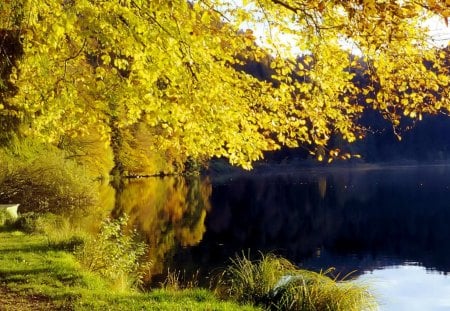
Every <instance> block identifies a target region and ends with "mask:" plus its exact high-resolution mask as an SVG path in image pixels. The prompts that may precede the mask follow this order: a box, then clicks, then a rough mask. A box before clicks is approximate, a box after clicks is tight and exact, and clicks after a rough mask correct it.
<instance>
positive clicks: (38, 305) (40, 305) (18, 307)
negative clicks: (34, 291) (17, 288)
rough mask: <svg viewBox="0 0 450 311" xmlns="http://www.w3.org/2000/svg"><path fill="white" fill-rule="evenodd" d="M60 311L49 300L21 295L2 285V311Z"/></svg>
mask: <svg viewBox="0 0 450 311" xmlns="http://www.w3.org/2000/svg"><path fill="white" fill-rule="evenodd" d="M28 310H30V311H47V310H50V311H51V310H58V309H57V308H56V306H55V305H54V304H53V303H52V302H51V301H50V300H49V299H48V298H47V297H43V296H37V295H30V296H26V295H20V294H18V293H14V292H12V291H10V290H9V289H8V288H6V287H5V286H4V285H1V284H0V311H28Z"/></svg>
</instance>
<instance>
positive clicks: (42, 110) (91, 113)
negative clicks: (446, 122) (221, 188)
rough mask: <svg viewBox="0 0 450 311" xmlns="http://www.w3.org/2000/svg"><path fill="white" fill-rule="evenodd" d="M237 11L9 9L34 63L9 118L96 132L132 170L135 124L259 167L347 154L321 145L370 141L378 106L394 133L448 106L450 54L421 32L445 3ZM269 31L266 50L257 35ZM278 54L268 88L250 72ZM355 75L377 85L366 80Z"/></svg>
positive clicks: (133, 0)
mask: <svg viewBox="0 0 450 311" xmlns="http://www.w3.org/2000/svg"><path fill="white" fill-rule="evenodd" d="M232 3H233V2H230V1H224V0H201V1H192V2H188V1H179V0H174V1H163V0H157V1H145V0H121V1H113V0H79V1H78V0H77V1H73V0H66V1H57V0H44V1H42V0H41V1H37V0H8V1H2V3H1V4H0V28H1V29H3V30H6V32H7V33H10V34H14V35H15V36H17V39H18V42H20V45H21V49H23V56H21V57H20V59H19V60H18V61H17V62H16V63H15V65H14V66H12V70H11V73H10V74H9V83H11V84H12V85H14V87H15V89H16V90H17V91H16V93H15V95H13V96H11V97H9V98H8V99H7V101H6V103H5V104H2V105H1V106H0V109H1V110H0V113H1V114H3V115H14V116H15V117H16V118H18V119H19V120H20V121H21V127H20V130H21V131H22V133H24V134H27V135H35V136H37V137H40V138H41V139H43V140H44V141H48V142H51V143H59V142H60V141H61V139H62V137H67V136H70V137H75V136H78V135H83V134H86V133H87V132H88V131H89V130H90V129H92V128H96V129H97V130H98V131H99V132H100V133H101V135H102V139H103V141H104V142H105V143H106V144H109V145H110V146H111V148H112V150H113V151H114V154H115V155H116V171H118V172H120V171H121V170H122V168H121V165H120V159H119V158H118V157H117V155H118V153H119V151H120V149H121V147H122V143H123V137H122V134H121V133H122V129H124V128H127V127H130V126H132V125H134V124H137V123H140V124H144V125H145V126H146V127H147V128H148V129H149V130H150V131H151V133H153V139H154V141H155V143H154V147H153V148H155V149H158V150H171V152H176V153H178V154H180V155H183V156H184V157H185V158H188V157H191V158H194V159H208V158H211V157H214V156H217V157H225V158H228V159H229V160H230V162H231V163H232V164H236V165H241V166H243V167H244V168H250V167H251V163H252V162H253V161H255V160H257V159H260V158H261V157H262V151H264V150H274V149H277V148H279V147H280V146H283V145H287V146H290V147H294V146H299V145H305V146H309V147H310V148H312V149H311V150H312V151H313V152H314V150H320V152H317V156H318V157H319V158H322V157H331V158H332V157H336V156H342V155H339V152H338V151H337V150H330V151H329V152H327V153H326V154H324V153H323V150H324V148H323V147H325V146H327V144H328V142H329V139H330V137H331V136H332V135H339V136H342V137H343V138H344V139H345V140H347V141H349V142H352V141H354V140H355V139H357V138H359V137H362V135H363V131H362V129H361V128H360V126H359V125H358V118H359V116H360V115H361V113H362V112H363V111H364V109H367V108H369V107H370V108H374V109H376V110H377V111H379V112H380V113H382V114H383V115H384V116H385V117H386V118H388V119H389V120H391V121H392V123H393V124H394V126H397V125H399V124H400V122H401V119H402V118H404V117H405V116H406V117H408V118H413V119H415V118H417V119H421V118H422V115H423V114H436V113H441V112H443V113H447V112H448V110H449V107H450V99H449V98H450V96H449V86H448V84H449V72H448V70H449V69H448V68H447V67H446V66H444V63H445V61H446V58H447V54H445V53H443V52H439V51H438V50H437V49H436V48H435V47H433V46H431V45H430V43H429V37H428V36H427V31H426V29H425V26H424V24H423V21H425V20H426V19H427V18H429V17H430V16H431V15H433V14H440V15H441V16H442V18H445V19H446V18H448V17H449V3H448V1H447V0H446V1H432V0H416V1H408V0H405V1H395V0H358V1H357V0H354V1H338V0H334V1H333V0H328V1H325V0H324V1H306V0H297V1H291V0H285V1H280V0H258V1H256V0H247V1H243V3H242V5H241V6H236V5H232ZM258 25H265V29H266V30H267V31H266V33H265V34H264V38H265V39H264V40H265V41H266V43H265V44H264V45H262V44H260V45H257V44H255V39H256V38H255V34H256V31H251V30H247V31H246V30H245V29H246V28H249V29H252V28H255V27H256V26H258ZM254 30H255V29H254ZM280 38H288V39H289V43H286V40H284V39H283V40H281V39H280ZM349 46H354V47H357V49H358V51H359V53H360V55H361V59H362V60H363V61H360V60H359V59H358V58H356V57H353V56H352V55H350V53H349V51H348V47H349ZM293 47H295V49H297V51H300V52H301V53H302V61H301V62H298V59H297V55H292V53H289V50H292V49H293ZM267 55H270V67H271V68H272V70H273V72H274V74H273V76H272V78H271V79H270V81H261V80H258V79H256V78H255V77H253V76H251V75H249V74H248V73H245V72H244V71H242V70H239V66H240V65H242V64H243V63H245V62H247V61H249V60H253V61H262V60H264V59H267ZM5 57H6V56H5ZM355 71H360V72H362V73H363V74H365V75H367V76H368V77H369V81H370V83H368V84H367V85H364V86H360V85H356V84H355V82H354V75H355V74H354V72H355ZM359 94H365V95H367V96H366V97H367V100H366V101H365V102H360V101H357V100H356V97H357V96H358V95H359ZM315 148H318V149H315Z"/></svg>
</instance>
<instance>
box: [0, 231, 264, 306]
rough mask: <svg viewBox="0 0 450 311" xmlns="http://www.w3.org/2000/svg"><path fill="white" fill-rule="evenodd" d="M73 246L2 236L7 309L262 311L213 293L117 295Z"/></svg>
mask: <svg viewBox="0 0 450 311" xmlns="http://www.w3.org/2000/svg"><path fill="white" fill-rule="evenodd" d="M68 246H70V245H69V244H68V243H63V242H61V243H49V240H48V238H47V236H45V235H39V234H26V233H24V232H21V231H13V230H2V232H0V306H1V310H258V309H257V308H254V307H251V306H242V305H239V304H237V303H234V302H229V301H221V300H219V299H217V298H216V297H215V296H214V294H213V293H212V292H211V291H208V290H205V289H187V290H180V291H171V290H167V289H158V290H154V291H151V292H148V293H140V292H137V291H132V290H128V291H116V290H114V289H113V288H112V287H111V285H110V284H108V282H107V281H105V280H104V278H101V277H99V276H98V275H96V274H94V273H91V272H88V271H85V270H84V269H83V268H82V267H81V266H80V264H79V263H78V262H77V260H76V259H75V257H74V256H73V254H72V253H71V251H70V249H68Z"/></svg>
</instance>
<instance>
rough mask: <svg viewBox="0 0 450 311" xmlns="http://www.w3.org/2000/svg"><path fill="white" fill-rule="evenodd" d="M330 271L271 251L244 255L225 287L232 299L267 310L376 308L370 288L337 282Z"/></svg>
mask: <svg viewBox="0 0 450 311" xmlns="http://www.w3.org/2000/svg"><path fill="white" fill-rule="evenodd" d="M329 274H330V271H326V272H323V273H316V272H312V271H307V270H302V269H298V268H297V267H296V266H295V265H294V264H292V263H291V262H289V261H288V260H286V259H284V258H281V257H277V256H275V255H272V254H269V255H265V256H264V255H262V257H261V259H259V260H256V261H252V260H250V259H249V258H248V257H247V256H245V255H242V256H237V257H235V258H234V259H232V262H231V264H230V266H228V268H227V269H226V271H225V273H224V277H223V281H222V286H224V288H225V293H226V294H227V296H228V297H229V298H232V299H235V300H237V301H239V302H241V303H252V304H255V305H258V306H262V307H263V308H265V309H268V310H293V311H297V310H298V311H309V310H314V311H322V310H330V311H331V310H336V311H338V310H339V311H341V310H342V311H344V310H345V311H352V310H355V311H356V310H376V308H377V303H376V300H375V298H374V296H373V295H372V294H371V293H370V292H369V290H368V287H366V286H363V285H361V284H357V283H355V282H353V281H345V280H344V281H338V280H337V279H333V278H331V277H329Z"/></svg>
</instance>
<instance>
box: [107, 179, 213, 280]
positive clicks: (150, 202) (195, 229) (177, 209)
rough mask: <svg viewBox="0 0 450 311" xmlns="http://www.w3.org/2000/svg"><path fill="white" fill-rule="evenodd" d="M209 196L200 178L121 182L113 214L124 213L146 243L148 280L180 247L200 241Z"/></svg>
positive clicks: (207, 185) (209, 191)
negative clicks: (122, 185) (121, 186)
mask: <svg viewBox="0 0 450 311" xmlns="http://www.w3.org/2000/svg"><path fill="white" fill-rule="evenodd" d="M210 195H211V183H210V181H209V179H207V178H201V177H186V178H183V177H164V178H146V179H135V180H129V181H127V182H126V183H125V184H124V187H123V189H122V190H121V191H120V193H119V196H118V198H117V199H118V202H116V203H117V204H116V210H115V211H114V214H117V215H118V214H122V213H126V214H127V215H128V216H129V220H130V225H133V226H135V227H137V228H138V230H139V231H141V232H142V234H143V236H144V238H145V240H146V242H147V243H148V245H149V251H148V254H149V255H148V256H149V258H148V259H149V260H150V261H151V263H152V265H151V271H150V273H149V276H148V278H149V279H150V278H151V276H152V275H154V274H160V273H162V272H163V271H164V268H165V267H166V265H167V262H168V261H170V259H171V258H172V255H173V254H174V253H175V252H176V250H177V249H178V248H179V247H186V246H192V245H196V244H197V243H199V242H200V240H201V239H202V237H203V234H204V232H205V230H206V229H205V217H206V214H207V212H208V211H209V210H210V203H209V197H210Z"/></svg>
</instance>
